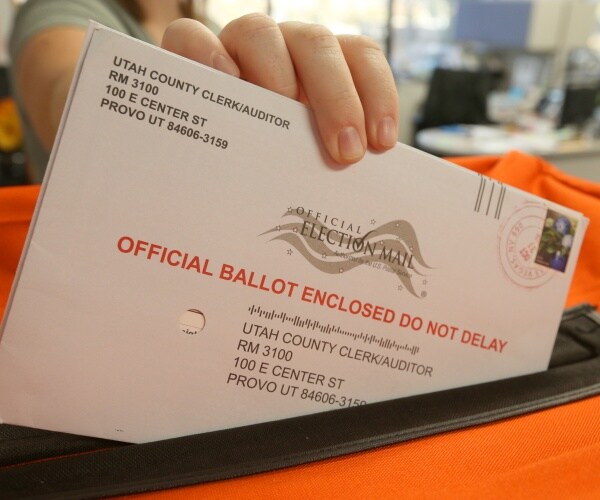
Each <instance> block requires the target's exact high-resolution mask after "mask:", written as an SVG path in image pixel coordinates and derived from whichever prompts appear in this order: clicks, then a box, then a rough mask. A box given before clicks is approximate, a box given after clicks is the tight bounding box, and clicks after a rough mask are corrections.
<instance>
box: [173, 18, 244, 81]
mask: <svg viewBox="0 0 600 500" xmlns="http://www.w3.org/2000/svg"><path fill="white" fill-rule="evenodd" d="M161 46H162V48H163V49H166V50H169V51H171V52H175V53H176V54H179V55H180V56H183V57H187V58H188V59H193V60H194V61H197V62H199V63H202V64H205V65H207V66H210V67H211V68H215V69H217V70H219V71H223V72H224V73H228V74H230V75H233V76H236V77H239V76H240V70H239V68H238V67H237V65H236V63H235V62H234V60H233V59H232V58H231V56H230V55H229V54H228V53H227V50H226V49H225V47H223V44H222V43H221V41H220V40H219V39H218V38H217V36H216V35H215V34H214V33H212V32H211V31H210V30H209V29H208V28H207V27H206V26H204V25H203V24H202V23H200V22H198V21H194V20H193V19H178V20H177V21H173V22H172V23H171V24H170V25H169V26H168V27H167V29H166V30H165V32H164V34H163V39H162V43H161Z"/></svg>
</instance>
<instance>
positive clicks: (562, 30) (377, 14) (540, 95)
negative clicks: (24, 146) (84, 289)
mask: <svg viewBox="0 0 600 500" xmlns="http://www.w3.org/2000/svg"><path fill="white" fill-rule="evenodd" d="M18 3H20V2H19V0H0V68H1V67H5V66H6V65H7V64H9V61H8V56H7V54H6V38H7V36H8V33H9V31H10V23H11V19H12V15H13V10H14V6H15V4H18ZM197 5H198V8H201V9H202V8H203V9H206V13H207V14H208V16H209V17H210V18H212V19H213V20H214V21H216V22H217V23H218V24H219V25H223V26H224V25H225V24H227V22H228V21H230V20H231V19H233V18H236V17H239V16H240V15H242V14H244V13H247V12H256V11H259V12H265V13H268V14H270V15H271V16H273V17H274V18H275V19H276V20H278V21H283V20H286V19H295V20H302V21H307V22H317V23H321V24H324V25H326V26H328V27H329V28H330V29H331V30H332V31H333V32H334V33H356V34H359V33H360V34H366V35H368V36H370V37H372V38H374V39H375V40H376V41H377V42H378V43H379V44H380V45H381V47H382V48H383V49H384V50H385V52H386V55H387V57H388V60H389V62H390V64H391V66H392V69H393V71H394V75H395V78H396V81H397V85H398V90H399V93H400V102H401V127H400V130H401V132H400V136H399V140H400V141H401V142H404V143H408V144H412V145H416V146H417V147H420V148H422V149H425V150H428V151H429V152H432V153H434V154H438V155H440V156H444V155H454V154H485V153H486V152H489V153H494V154H496V153H501V152H502V151H503V150H504V149H511V148H514V147H517V148H519V149H524V150H529V151H530V152H532V153H534V154H540V155H542V156H547V157H548V159H549V160H550V161H552V162H553V163H555V164H557V166H559V167H561V168H564V169H565V170H567V171H569V172H570V173H573V174H575V175H580V176H583V177H588V178H593V179H595V180H600V173H598V172H596V170H598V171H600V146H599V144H600V142H599V141H598V140H599V138H600V107H599V106H598V89H599V88H600V0H215V1H212V0H197ZM466 89H468V90H469V92H464V91H465V90H466ZM0 91H4V92H6V88H3V87H2V86H1V84H0ZM0 112H1V111H0ZM0 120H2V117H0ZM4 122H10V120H8V121H7V120H4V121H0V123H4ZM453 124H460V125H470V128H465V127H454V128H452V127H450V125H453ZM488 125H493V126H494V127H496V126H498V125H501V126H502V130H500V129H498V128H497V127H496V128H495V129H494V128H491V127H490V128H486V127H487V126H488ZM1 126H2V125H0V127H1ZM440 127H442V128H441V129H440ZM509 128H510V129H511V137H510V138H507V135H506V134H507V132H506V130H507V129H509ZM431 129H435V130H433V131H432V130H431ZM422 130H425V132H424V133H420V132H421V131H422ZM516 130H519V131H522V130H526V132H527V134H528V135H526V136H525V135H524V134H520V135H518V137H517V138H516V139H515V138H514V137H515V133H514V132H515V131H516ZM0 137H1V134H0ZM509 139H510V140H509ZM0 143H1V140H0ZM1 148H2V146H1V144H0V149H1ZM5 149H6V148H5ZM14 153H15V152H14V151H13V152H12V153H11V154H10V155H9V156H10V158H9V156H7V154H6V153H5V152H3V153H2V154H3V156H2V172H3V175H4V177H5V181H4V183H7V182H8V183H11V182H21V181H22V180H23V179H22V177H21V176H20V175H19V171H20V169H21V168H22V162H23V161H24V160H25V159H24V158H23V157H22V155H20V153H18V152H17V154H16V155H15V154H14ZM9 163H11V165H10V168H9V165H8V164H9ZM0 182H2V181H0Z"/></svg>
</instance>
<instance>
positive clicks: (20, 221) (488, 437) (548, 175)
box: [0, 152, 600, 500]
mask: <svg viewBox="0 0 600 500" xmlns="http://www.w3.org/2000/svg"><path fill="white" fill-rule="evenodd" d="M452 161H454V162H455V163H458V164H460V165H462V166H465V167H467V168H470V169H472V170H475V171H477V172H479V173H482V174H485V175H488V176H490V177H493V178H495V179H497V180H500V181H501V182H504V183H506V184H510V185H513V186H515V187H517V188H520V189H524V190H526V191H529V192H531V193H534V194H537V195H539V196H542V197H544V198H547V199H549V200H552V201H555V202H558V203H560V204H562V205H565V206H568V207H571V208H573V209H575V210H578V211H580V212H583V213H584V214H585V215H586V216H587V217H589V218H590V225H589V228H588V232H587V235H586V239H585V241H584V244H583V247H582V249H581V254H580V257H579V263H578V266H577V270H576V272H575V276H574V280H573V284H572V288H571V291H570V294H569V297H568V302H567V304H566V306H574V305H576V304H580V303H584V302H586V303H589V304H592V305H593V306H594V307H597V305H598V304H599V303H600V258H599V256H600V185H598V184H594V183H591V182H587V181H584V180H581V179H576V178H573V177H570V176H568V175H566V174H564V173H562V172H560V171H559V170H557V169H556V168H554V167H553V166H551V165H549V164H548V163H546V162H545V161H543V160H541V159H539V158H535V157H531V156H527V155H524V154H522V153H517V152H512V153H509V154H507V155H505V156H503V157H473V158H459V159H454V160H452ZM37 194H38V187H35V186H28V187H20V188H3V189H0V313H1V312H2V310H3V307H4V305H5V301H6V297H7V294H8V291H9V287H10V285H11V281H12V278H13V275H14V273H15V270H16V266H17V262H18V258H19V254H20V251H21V248H22V245H23V242H24V239H25V235H26V231H27V228H28V224H29V220H30V218H31V214H32V210H33V207H34V204H35V201H36V197H37ZM592 309H593V308H588V309H587V311H589V310H592ZM592 313H593V314H591V315H586V316H585V318H584V319H585V321H586V322H587V323H586V322H584V323H578V324H577V325H576V326H575V327H574V328H573V329H572V331H571V330H569V331H568V332H567V334H566V336H565V338H566V339H567V340H568V338H570V337H576V336H577V335H579V334H580V333H581V334H582V335H588V334H591V333H590V332H592V329H593V328H592V327H594V328H595V327H598V328H596V330H595V331H594V332H592V333H593V334H594V335H595V337H593V339H594V340H593V341H592V342H591V343H590V346H591V347H589V349H590V352H592V351H594V350H595V351H594V352H596V358H595V359H593V360H592V359H589V357H586V356H587V355H582V356H583V357H582V361H581V362H575V363H572V364H571V365H569V366H566V367H563V366H559V367H558V368H556V369H552V370H549V371H548V372H545V373H544V374H541V375H540V376H539V377H535V376H533V377H530V376H527V377H522V378H519V379H518V380H517V379H515V380H508V381H500V382H499V383H496V382H493V383H490V384H482V385H481V386H474V387H471V388H465V389H459V390H457V391H443V392H442V393H438V394H437V395H435V394H434V395H426V396H424V397H416V398H407V400H406V401H401V400H399V401H396V402H390V403H389V404H383V405H378V404H375V405H367V406H373V408H366V407H361V408H359V409H358V411H361V412H362V413H347V412H346V410H339V411H338V412H328V413H327V414H325V415H324V416H322V417H320V418H312V419H311V417H308V418H307V419H299V420H297V421H294V422H299V423H297V424H296V423H294V425H295V427H293V428H294V429H296V430H295V431H294V432H293V433H288V434H286V433H285V432H286V431H285V429H286V427H284V424H285V423H282V426H280V427H278V426H275V427H271V428H266V429H265V428H264V426H263V427H260V426H256V427H252V429H250V431H251V432H250V433H245V434H244V433H242V432H240V433H235V432H233V431H225V432H223V433H216V434H215V435H214V437H213V436H212V435H211V436H204V437H203V436H200V437H199V438H198V441H197V442H196V444H195V445H194V446H190V445H189V443H190V441H189V440H186V438H182V439H180V440H177V441H174V442H173V443H166V445H167V446H170V445H172V447H171V448H170V450H171V451H170V453H171V454H170V455H153V456H152V457H151V459H149V460H148V462H151V465H152V467H154V466H156V467H157V468H162V469H164V470H169V469H171V468H172V469H174V472H171V473H170V474H171V476H170V478H171V479H170V480H169V479H165V478H162V479H159V480H156V481H152V479H153V477H154V473H153V472H152V470H153V469H152V470H151V467H150V465H148V464H145V465H144V467H145V468H146V469H145V470H146V473H145V474H144V469H143V468H142V469H140V471H139V474H140V476H139V478H138V479H136V477H134V475H133V473H132V474H130V475H127V474H129V473H127V472H124V473H123V474H121V476H119V474H118V473H116V472H114V471H112V470H109V469H110V468H111V465H110V463H111V460H109V458H110V457H112V456H113V455H110V453H112V451H114V450H117V451H125V452H129V453H130V454H132V453H135V451H136V450H138V451H139V450H142V451H143V452H144V453H145V451H144V450H147V451H148V452H149V453H151V454H152V453H155V452H156V450H157V449H158V448H157V446H160V444H156V445H153V444H149V445H126V446H124V447H116V445H115V444H114V443H107V442H104V443H97V442H95V443H94V446H95V448H93V449H95V450H98V449H102V448H105V449H108V450H101V451H96V452H92V451H91V449H90V448H85V446H83V447H82V448H80V449H79V451H88V452H89V453H86V454H85V455H82V456H81V457H72V456H70V457H66V458H64V459H62V461H63V462H64V463H65V464H66V465H65V466H64V467H62V468H61V469H60V473H59V475H60V479H61V481H62V482H60V484H63V485H67V486H65V488H66V490H65V492H67V493H69V494H70V495H71V496H75V497H77V496H87V495H92V496H97V495H101V496H108V495H118V494H131V493H136V492H138V493H143V494H144V496H145V497H148V496H150V497H158V498H160V497H169V498H176V497H182V498H189V497H192V496H201V497H203V498H204V497H207V498H223V499H225V498H256V499H264V498H274V497H278V498H279V497H280V498H286V499H294V498H298V499H303V500H304V499H306V498H361V499H362V498H461V499H465V498H507V497H510V498H527V499H528V500H529V499H535V498H540V499H544V500H547V499H548V498H600V423H599V422H600V420H599V416H600V395H598V394H600V370H599V369H598V368H599V367H600V364H599V361H600V341H599V339H600V316H598V315H597V314H596V313H595V311H592ZM567 319H568V318H567ZM567 323H568V322H567ZM582 325H583V326H582ZM594 325H595V326H594ZM567 326H568V325H567ZM588 326H589V328H588ZM588 330H589V331H588ZM590 338H591V337H590ZM594 342H595V344H594ZM584 358H585V359H584ZM567 373H568V374H569V378H568V379H565V378H564V377H563V376H564V375H565V374H567ZM586 378H587V379H588V382H587V383H586V384H584V383H583V382H582V380H583V379H586ZM531 384H534V385H535V384H537V386H538V387H536V388H535V390H536V391H539V393H540V394H542V396H541V397H539V398H538V402H539V404H538V405H537V406H536V405H533V406H531V405H529V406H528V405H527V404H522V405H521V407H519V405H520V404H521V403H519V392H520V391H521V387H522V388H523V391H525V390H529V389H530V387H529V386H530V385H531ZM569 384H571V385H569ZM567 386H568V387H567ZM511 391H512V394H511ZM546 392H547V393H548V394H549V396H544V394H546ZM567 395H568V396H567ZM503 398H504V399H506V400H513V403H514V404H512V405H511V408H510V409H507V411H506V412H504V413H503V411H502V401H503V400H504V399H503ZM565 401H566V403H565ZM469 405H479V406H480V407H479V409H478V411H477V412H476V413H471V414H470V415H471V417H466V418H462V419H456V421H457V422H458V420H460V423H458V424H457V423H456V422H454V421H452V420H448V421H447V422H445V423H444V422H443V421H441V420H440V419H439V418H437V415H441V414H443V413H444V412H445V411H448V409H449V408H450V410H452V409H453V408H459V407H461V406H464V407H467V406H469ZM492 407H493V411H492V410H491V408H492ZM363 408H366V409H364V410H363ZM488 408H489V409H490V410H489V411H488ZM352 410H354V409H352ZM486 412H487V413H486ZM486 415H488V417H489V418H486V417H485V416H486ZM490 415H491V416H490ZM469 418H470V420H469ZM353 419H354V420H353ZM405 420H406V421H408V420H410V422H412V423H411V426H412V427H411V432H410V433H409V434H406V435H404V434H403V429H402V428H401V426H402V422H404V421H405ZM395 421H397V422H398V423H395ZM476 424H478V425H476ZM286 425H287V424H286ZM394 425H396V427H394ZM319 426H321V427H320V428H319ZM353 426H355V430H356V432H355V433H353ZM0 427H1V426H0ZM370 428H372V429H373V432H374V434H376V435H373V436H370V435H369V429H370ZM278 429H279V430H278ZM385 429H388V430H387V431H385V432H384V431H383V430H385ZM320 430H322V431H323V432H326V431H327V432H329V433H331V434H335V433H336V432H338V431H339V435H340V436H342V435H347V436H351V437H352V439H351V441H352V446H349V447H347V448H344V447H343V446H338V447H337V448H336V446H335V437H334V438H332V439H331V440H329V441H327V440H325V439H324V440H323V442H327V443H328V447H327V449H326V450H324V451H323V453H322V454H321V455H319V454H318V453H317V454H314V453H312V454H310V453H308V452H306V453H305V452H303V450H302V449H301V448H299V446H300V445H301V444H302V443H303V442H304V443H306V448H305V450H309V449H310V448H311V441H315V442H317V444H318V442H319V439H320V438H319V432H320ZM227 432H229V434H227ZM232 432H233V433H232ZM343 433H346V434H343ZM225 435H227V436H229V437H227V438H226V441H223V440H222V439H221V438H222V437H223V436H225ZM367 436H370V437H368V438H367ZM420 436H423V437H420ZM407 437H408V438H409V440H406V439H407ZM269 439H270V440H271V441H272V443H271V447H273V446H275V447H277V446H280V447H281V448H285V447H286V446H288V444H289V443H288V441H289V442H293V443H296V444H295V445H296V446H298V448H297V450H296V452H294V453H290V454H288V455H287V456H286V457H287V458H286V460H277V459H276V457H277V450H274V452H273V457H275V458H270V457H266V456H264V454H263V455H261V451H260V450H261V449H262V448H261V447H262V446H263V441H264V440H269ZM224 442H226V443H229V446H230V447H231V449H227V446H224V445H223V444H222V443H224ZM113 447H114V448H113ZM0 449H2V441H1V440H0ZM270 449H271V448H269V450H270ZM70 450H71V451H70V453H74V452H77V448H70ZM74 450H75V451H74ZM313 451H314V450H313ZM203 453H209V454H211V457H213V458H209V459H207V460H206V461H205V462H203V465H202V467H204V468H205V471H204V472H205V476H203V478H197V477H195V476H194V477H191V476H190V475H189V474H188V476H187V477H186V474H185V473H183V472H181V470H179V469H177V467H175V464H174V462H181V464H178V465H182V464H183V465H185V463H188V462H190V461H194V460H196V459H197V457H198V456H199V455H202V454H203ZM253 453H254V459H255V460H256V459H260V460H263V465H261V466H256V465H255V463H254V462H253V460H252V454H253ZM303 453H305V454H304V455H303ZM63 454H64V453H63ZM228 454H229V455H228ZM103 456H104V457H105V458H106V460H104V461H103V460H102V457H103ZM114 456H122V457H124V458H123V459H122V460H123V462H118V461H117V462H116V463H113V465H112V467H113V468H114V469H119V468H121V469H124V470H127V469H126V466H127V465H129V464H130V463H131V462H135V461H136V460H137V458H135V459H134V458H132V456H133V455H131V456H128V455H114ZM137 457H138V458H139V455H137ZM231 457H233V458H231ZM2 458H3V457H2V452H1V451H0V491H3V492H7V491H9V492H11V493H13V495H12V496H14V497H15V498H17V497H19V496H27V495H28V494H29V493H31V492H32V491H35V492H36V494H38V493H40V492H41V493H40V494H44V493H48V492H53V494H57V491H61V493H64V492H63V491H62V490H57V489H52V488H57V487H58V486H56V485H57V484H59V482H57V481H54V478H51V477H48V476H47V475H46V476H45V475H44V474H48V472H47V471H48V470H50V468H45V467H47V465H48V464H47V462H48V461H49V460H46V461H44V462H43V463H33V464H32V463H23V462H24V461H21V462H17V461H15V462H14V463H13V465H11V466H7V465H6V464H8V463H10V462H7V461H4V462H3V460H2ZM30 458H32V457H30ZM39 458H41V456H40V457H39ZM44 458H47V459H48V458H49V457H47V456H44ZM52 458H53V459H54V460H52V461H54V462H56V461H57V460H60V459H57V458H56V456H54V457H52ZM78 458H80V459H85V460H86V461H85V466H84V467H81V468H80V469H81V470H79V471H78V472H77V474H76V473H75V472H73V471H72V470H71V467H72V465H69V464H74V463H75V460H76V459H78ZM213 459H214V460H215V462H213V461H211V460H213ZM233 459H235V460H236V461H237V464H236V466H235V467H233V466H232V467H230V468H229V469H227V464H228V462H227V461H228V460H233ZM112 460H113V462H114V459H112ZM117 460H121V459H117ZM309 460H317V461H313V462H311V463H306V462H307V461H309ZM218 461H220V462H219V463H221V465H222V470H225V473H221V474H220V475H219V474H216V475H213V476H211V474H210V470H209V469H210V468H211V467H212V466H213V464H214V463H216V462H218ZM269 461H270V462H269ZM199 463H200V462H199ZM223 464H224V465H223ZM3 465H4V466H3ZM50 465H51V464H50ZM198 467H200V465H198ZM82 470H83V472H82ZM175 470H178V471H179V472H175ZM261 470H262V471H267V472H260V473H255V474H250V475H246V474H248V473H250V472H257V471H261ZM117 472H118V471H117ZM221 472H222V471H221ZM237 476H240V477H237ZM221 477H228V478H229V479H226V480H215V479H219V478H221ZM53 481H54V482H53ZM201 481H208V482H202V484H197V483H200V482H201ZM42 483H43V484H42ZM108 483H112V484H108ZM117 483H118V484H117ZM186 485H187V486H186ZM3 486H4V488H3ZM150 491H154V493H149V492H150ZM65 494H66V493H65ZM9 496H10V495H9ZM57 496H61V494H58V495H57Z"/></svg>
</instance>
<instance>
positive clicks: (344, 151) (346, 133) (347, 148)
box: [338, 127, 365, 161]
mask: <svg viewBox="0 0 600 500" xmlns="http://www.w3.org/2000/svg"><path fill="white" fill-rule="evenodd" d="M338 147H339V150H340V156H341V157H342V160H345V161H357V160H360V159H361V158H362V157H363V155H364V154H365V150H364V148H363V144H362V141H361V140H360V135H359V134H358V130H356V129H355V128H354V127H344V128H343V129H342V130H341V131H340V133H339V135H338Z"/></svg>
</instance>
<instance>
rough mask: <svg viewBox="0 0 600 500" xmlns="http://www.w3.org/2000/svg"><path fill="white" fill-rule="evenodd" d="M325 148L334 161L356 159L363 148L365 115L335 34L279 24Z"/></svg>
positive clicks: (292, 24) (361, 155)
mask: <svg viewBox="0 0 600 500" xmlns="http://www.w3.org/2000/svg"><path fill="white" fill-rule="evenodd" d="M280 28H281V31H282V33H283V34H284V37H285V40H286V43H287V48H288V51H289V53H290V56H291V58H292V60H293V61H294V65H295V68H296V72H297V74H298V79H299V80H300V82H301V83H302V88H303V90H304V93H305V94H306V99H307V101H308V104H309V106H310V108H311V109H312V110H313V112H314V115H315V120H316V123H317V127H318V129H319V132H320V134H321V138H322V139H323V142H324V144H325V148H326V149H327V151H328V152H329V154H330V155H331V156H332V158H333V159H334V160H335V161H337V162H338V163H342V164H346V163H354V162H356V161H358V160H360V159H361V158H362V157H363V156H364V154H365V150H366V147H367V136H366V131H365V116H364V112H363V107H362V104H361V101H360V97H359V95H358V91H357V89H356V87H355V86H354V82H353V79H352V74H351V72H350V68H349V67H348V64H347V63H346V60H345V58H344V54H343V51H342V49H341V47H340V44H339V42H338V40H337V39H336V37H335V36H334V35H333V34H331V32H330V31H329V30H327V29H326V28H325V27H323V26H319V25H312V24H304V23H298V22H287V23H282V24H281V25H280Z"/></svg>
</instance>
